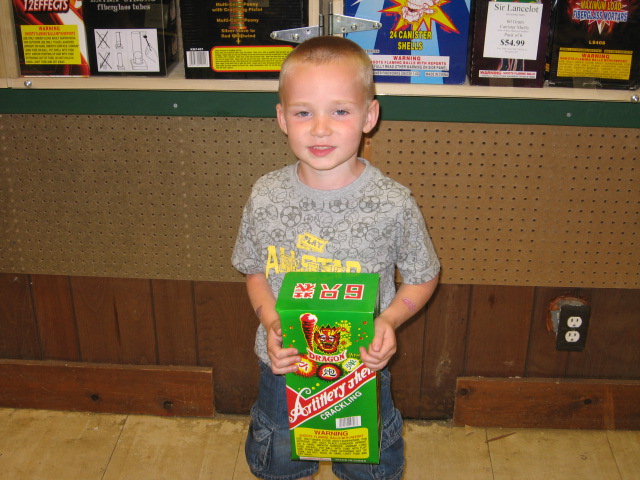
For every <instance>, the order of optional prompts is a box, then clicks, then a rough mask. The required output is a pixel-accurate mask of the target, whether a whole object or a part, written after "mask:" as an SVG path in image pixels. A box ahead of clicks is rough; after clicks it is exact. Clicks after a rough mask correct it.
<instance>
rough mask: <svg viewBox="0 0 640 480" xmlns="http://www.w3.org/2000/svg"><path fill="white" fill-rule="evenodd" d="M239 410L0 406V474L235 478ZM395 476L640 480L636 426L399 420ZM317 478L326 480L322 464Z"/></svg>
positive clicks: (19, 479)
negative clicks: (162, 412) (400, 464)
mask: <svg viewBox="0 0 640 480" xmlns="http://www.w3.org/2000/svg"><path fill="white" fill-rule="evenodd" d="M247 423H248V422H247V417H242V416H226V415H224V416H222V415H219V416H217V417H215V418H212V419H192V418H165V417H150V416H134V415H103V414H90V413H69V412H53V411H45V410H15V409H0V479H2V480H5V479H6V480H9V479H10V480H32V479H33V480H48V479H51V480H76V479H78V480H120V479H126V480H138V479H140V480H159V479H167V480H181V479H185V480H187V479H188V480H197V479H201V480H205V479H206V480H227V479H228V480H244V479H251V478H253V477H252V476H251V474H250V473H249V469H248V467H247V464H246V462H245V459H244V451H243V444H244V438H245V435H246V431H247ZM405 440H406V443H407V455H406V456H407V470H406V475H405V480H414V479H416V480H418V479H419V480H429V479H434V480H436V479H437V480H448V479H455V480H511V479H516V480H526V479H532V480H534V479H535V480H554V479H558V480H572V479H576V480H577V479H579V480H585V479H598V480H609V479H616V480H617V479H620V480H635V479H638V478H640V473H639V472H640V431H633V432H628V431H577V430H523V429H494V428H487V429H484V428H470V427H466V428H454V427H451V426H450V425H449V424H448V423H446V422H422V421H408V422H406V431H405ZM317 478H318V479H319V480H328V479H333V478H335V477H333V475H332V473H331V469H330V465H329V464H326V465H325V464H323V465H322V467H321V470H320V474H319V475H318V477H317Z"/></svg>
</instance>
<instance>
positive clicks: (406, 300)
mask: <svg viewBox="0 0 640 480" xmlns="http://www.w3.org/2000/svg"><path fill="white" fill-rule="evenodd" d="M437 284H438V276H436V277H434V278H432V279H431V280H429V281H428V282H425V283H421V284H418V285H407V284H404V283H403V284H402V285H401V286H400V288H399V289H398V292H397V293H396V296H395V297H394V298H393V300H392V301H391V303H390V304H389V306H388V307H387V308H386V309H385V310H384V311H383V312H382V313H380V315H379V316H378V318H376V320H375V335H374V337H373V341H372V342H371V345H369V348H368V349H366V350H365V349H364V348H362V347H360V356H361V358H362V361H363V362H364V363H365V365H366V366H367V367H368V368H370V369H371V370H380V369H382V368H384V367H385V366H386V365H387V363H389V360H390V359H391V357H392V356H393V354H394V353H396V349H397V343H396V333H395V331H396V329H397V328H398V327H399V326H400V325H402V324H403V323H404V322H406V321H407V320H409V319H410V318H411V317H412V316H413V315H415V314H416V313H417V312H418V310H420V309H421V308H422V307H424V306H425V304H426V303H427V301H428V300H429V299H430V298H431V295H433V292H434V290H435V289H436V286H437Z"/></svg>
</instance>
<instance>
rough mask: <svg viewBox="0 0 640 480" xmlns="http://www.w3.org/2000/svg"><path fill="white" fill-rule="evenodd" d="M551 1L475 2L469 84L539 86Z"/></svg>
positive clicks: (543, 72)
mask: <svg viewBox="0 0 640 480" xmlns="http://www.w3.org/2000/svg"><path fill="white" fill-rule="evenodd" d="M550 16H551V0H533V1H532V0H515V1H503V0H477V1H476V3H475V15H474V22H473V25H472V31H473V34H472V41H471V62H470V65H469V83H471V85H488V86H501V87H504V86H508V87H542V86H543V85H544V80H545V62H546V53H547V42H548V39H549V19H550Z"/></svg>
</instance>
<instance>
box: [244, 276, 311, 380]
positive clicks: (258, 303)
mask: <svg viewBox="0 0 640 480" xmlns="http://www.w3.org/2000/svg"><path fill="white" fill-rule="evenodd" d="M246 283H247V292H248V293H249V301H250V302H251V306H252V307H253V311H254V312H256V315H257V316H258V319H259V320H260V323H261V324H262V326H263V327H264V329H265V330H266V332H267V354H268V355H269V358H270V359H271V371H272V372H273V373H275V374H276V375H282V374H285V373H289V372H295V371H296V370H298V365H297V363H298V362H300V356H299V355H298V351H297V350H296V349H295V348H282V330H281V329H280V315H278V312H276V299H275V297H274V295H273V291H272V290H271V286H270V285H269V282H268V281H267V277H266V276H265V275H264V274H263V273H255V274H250V275H247V277H246Z"/></svg>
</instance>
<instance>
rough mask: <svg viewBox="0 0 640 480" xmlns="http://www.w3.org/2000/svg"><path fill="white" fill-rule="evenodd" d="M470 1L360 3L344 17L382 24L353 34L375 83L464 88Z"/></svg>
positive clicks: (346, 6) (373, 0)
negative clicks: (366, 60) (462, 86)
mask: <svg viewBox="0 0 640 480" xmlns="http://www.w3.org/2000/svg"><path fill="white" fill-rule="evenodd" d="M470 5H471V1H470V0H361V1H355V2H345V3H344V14H345V15H347V16H350V17H357V18H362V19H366V20H373V21H376V22H379V23H380V24H381V28H380V29H379V30H370V31H364V32H356V33H349V34H347V35H346V37H347V38H349V39H350V40H353V41H354V42H356V43H357V44H359V45H360V46H361V47H362V48H363V49H364V50H365V51H366V52H367V53H368V54H369V58H371V62H372V63H373V69H374V78H375V81H376V82H393V83H429V84H447V85H456V84H462V83H464V82H465V79H466V74H467V43H468V36H469V18H470V15H469V12H470Z"/></svg>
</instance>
